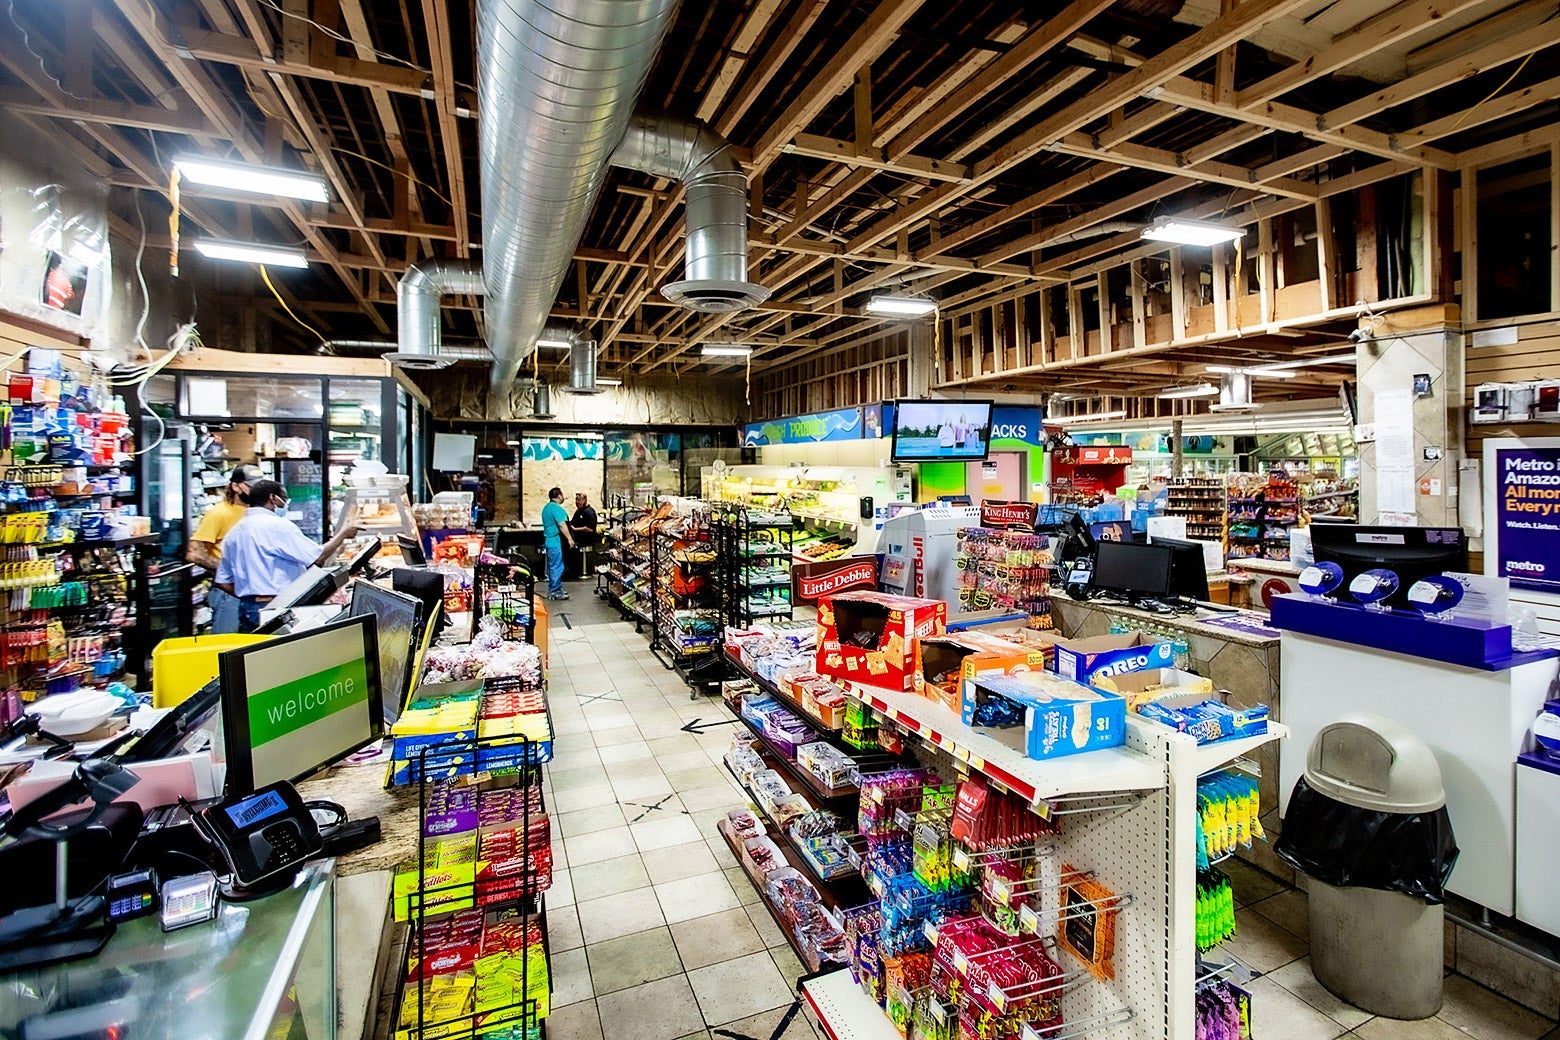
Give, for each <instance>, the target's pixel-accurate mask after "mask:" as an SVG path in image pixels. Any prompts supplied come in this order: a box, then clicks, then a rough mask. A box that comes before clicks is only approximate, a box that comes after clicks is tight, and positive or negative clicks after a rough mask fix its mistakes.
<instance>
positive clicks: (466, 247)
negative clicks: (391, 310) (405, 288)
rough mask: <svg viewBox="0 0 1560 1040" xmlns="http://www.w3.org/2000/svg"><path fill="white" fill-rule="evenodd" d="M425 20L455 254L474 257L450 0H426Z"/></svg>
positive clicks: (423, 5) (424, 8)
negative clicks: (456, 82)
mask: <svg viewBox="0 0 1560 1040" xmlns="http://www.w3.org/2000/svg"><path fill="white" fill-rule="evenodd" d="M422 9H423V21H424V23H426V24H427V25H428V27H429V29H428V48H429V50H430V52H431V53H432V55H433V94H434V106H435V108H436V109H437V111H438V114H439V145H440V147H441V150H442V151H443V152H444V169H445V173H446V176H447V177H448V179H449V188H450V209H451V210H452V211H453V219H454V222H455V253H456V255H457V256H459V257H461V258H463V259H464V258H467V257H470V256H471V218H470V207H469V206H467V204H466V168H465V160H464V159H463V158H462V156H461V146H460V125H459V119H458V117H457V116H456V114H455V109H456V108H457V107H458V106H459V102H458V101H457V99H456V97H455V55H454V52H453V51H452V50H451V48H450V28H451V26H450V6H449V2H448V0H423V3H422Z"/></svg>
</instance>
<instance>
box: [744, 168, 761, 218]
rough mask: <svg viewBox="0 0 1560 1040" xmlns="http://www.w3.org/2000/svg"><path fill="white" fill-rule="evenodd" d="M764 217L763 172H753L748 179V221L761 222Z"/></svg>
mask: <svg viewBox="0 0 1560 1040" xmlns="http://www.w3.org/2000/svg"><path fill="white" fill-rule="evenodd" d="M763 216H764V171H763V170H754V171H753V175H752V176H751V177H749V178H748V219H750V220H755V221H756V220H761V219H763Z"/></svg>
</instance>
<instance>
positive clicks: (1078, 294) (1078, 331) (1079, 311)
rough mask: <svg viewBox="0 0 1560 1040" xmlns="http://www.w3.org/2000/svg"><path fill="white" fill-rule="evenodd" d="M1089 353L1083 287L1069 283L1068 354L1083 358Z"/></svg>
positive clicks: (1075, 283)
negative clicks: (1084, 319)
mask: <svg viewBox="0 0 1560 1040" xmlns="http://www.w3.org/2000/svg"><path fill="white" fill-rule="evenodd" d="M1088 352H1089V334H1088V333H1087V332H1085V331H1083V287H1082V286H1080V285H1079V284H1078V283H1077V282H1068V283H1067V353H1068V354H1069V355H1070V356H1071V357H1072V358H1073V359H1075V360H1076V359H1077V358H1081V357H1083V356H1085V355H1086V354H1088Z"/></svg>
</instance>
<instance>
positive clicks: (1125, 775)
mask: <svg viewBox="0 0 1560 1040" xmlns="http://www.w3.org/2000/svg"><path fill="white" fill-rule="evenodd" d="M846 691H847V693H848V694H849V695H850V696H851V697H854V698H855V699H857V700H859V701H861V702H862V703H863V704H865V705H867V706H868V707H870V708H871V709H873V710H874V711H875V712H877V713H878V714H879V715H882V716H883V717H885V718H887V719H890V720H892V721H893V722H896V723H898V724H899V725H900V726H902V727H903V728H905V729H906V730H908V731H909V732H910V733H912V734H914V735H915V736H917V737H918V738H920V739H921V740H923V741H925V742H926V743H928V744H930V745H932V746H933V747H936V748H938V749H940V750H942V751H945V752H947V753H948V754H950V755H952V756H953V757H954V758H955V759H957V760H958V761H960V762H963V763H964V764H966V765H967V766H969V768H970V769H973V770H974V771H975V772H977V773H981V774H983V775H984V776H986V777H988V778H990V779H991V780H994V781H996V782H997V784H999V785H1000V786H1001V787H1004V788H1006V789H1007V790H1009V791H1011V792H1013V794H1015V795H1017V796H1018V797H1020V798H1022V799H1024V800H1025V801H1026V802H1028V803H1029V804H1030V806H1031V807H1033V808H1034V809H1035V811H1036V812H1039V813H1040V814H1041V815H1042V816H1046V815H1048V812H1049V804H1048V803H1049V802H1051V801H1052V800H1054V799H1057V798H1061V797H1063V796H1065V795H1090V794H1106V793H1109V792H1115V791H1154V790H1158V789H1160V788H1163V787H1164V786H1165V785H1166V783H1167V781H1166V778H1165V767H1164V763H1163V762H1157V761H1155V760H1154V759H1152V758H1150V757H1149V756H1148V755H1145V754H1143V753H1142V752H1140V751H1134V750H1132V749H1131V748H1128V747H1125V746H1122V747H1114V748H1103V749H1101V750H1099V751H1089V752H1085V753H1084V754H1079V755H1067V756H1064V757H1062V758H1056V759H1050V760H1044V761H1041V760H1036V759H1032V758H1030V757H1029V756H1028V755H1026V754H1024V752H1023V751H1021V750H1019V749H1018V748H1015V747H1011V746H1009V745H1008V744H1006V743H1003V742H1002V741H1000V740H998V739H996V738H995V737H992V736H989V735H987V734H986V733H982V732H980V731H979V730H976V729H972V728H971V727H969V726H966V725H965V724H964V723H963V722H961V721H960V720H959V716H958V714H957V713H955V712H954V711H953V710H951V709H950V708H947V707H945V706H943V705H941V704H937V703H935V702H933V701H930V700H928V699H927V698H925V697H921V696H918V695H916V694H913V693H903V692H901V691H898V690H888V689H883V688H881V687H876V686H863V685H861V684H859V683H849V684H847V686H846ZM1009 732H1017V731H1009ZM1020 737H1021V734H1020Z"/></svg>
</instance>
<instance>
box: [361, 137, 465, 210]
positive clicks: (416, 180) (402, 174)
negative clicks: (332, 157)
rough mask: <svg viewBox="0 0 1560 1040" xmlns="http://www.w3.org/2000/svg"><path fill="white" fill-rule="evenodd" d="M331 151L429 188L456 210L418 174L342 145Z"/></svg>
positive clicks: (439, 198) (447, 199)
mask: <svg viewBox="0 0 1560 1040" xmlns="http://www.w3.org/2000/svg"><path fill="white" fill-rule="evenodd" d="M330 150H331V151H333V152H340V153H341V154H343V155H350V156H353V157H354V158H358V159H362V160H363V161H364V162H366V163H372V164H373V165H375V166H379V167H382V168H383V169H386V170H389V171H390V172H391V173H393V174H395V175H396V176H397V177H405V178H406V179H407V180H409V181H411V182H412V183H413V184H416V185H420V186H421V187H424V188H427V189H428V190H429V191H431V192H433V195H434V198H436V199H438V200H439V201H440V202H442V203H444V204H445V205H446V206H448V207H450V208H451V209H454V208H455V203H453V202H451V201H450V200H449V198H448V197H447V196H446V195H445V194H444V193H443V192H441V191H440V190H439V189H438V188H435V187H434V186H433V185H431V184H429V183H428V182H427V181H425V180H421V179H419V178H418V177H417V175H416V174H413V173H410V172H408V171H406V170H398V169H396V168H395V167H394V166H391V165H390V164H389V163H383V162H380V161H379V160H378V159H370V158H369V157H368V156H366V155H364V154H363V153H362V152H354V151H353V150H352V149H350V148H343V147H341V146H340V145H331V148H330Z"/></svg>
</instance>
